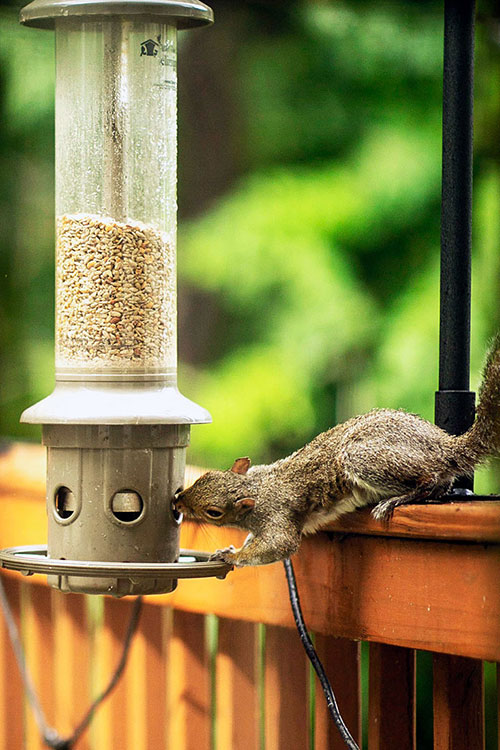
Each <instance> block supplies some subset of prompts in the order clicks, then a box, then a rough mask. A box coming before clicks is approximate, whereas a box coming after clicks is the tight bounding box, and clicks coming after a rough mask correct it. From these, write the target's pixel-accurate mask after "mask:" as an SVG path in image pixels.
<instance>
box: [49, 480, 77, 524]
mask: <svg viewBox="0 0 500 750" xmlns="http://www.w3.org/2000/svg"><path fill="white" fill-rule="evenodd" d="M54 502H55V508H56V513H57V515H58V516H59V518H61V519H62V520H64V521H66V520H67V519H68V518H71V516H72V515H73V513H74V512H75V510H76V501H75V496H74V495H73V493H72V491H71V490H70V489H69V488H68V487H59V489H58V490H57V492H56V494H55V498H54Z"/></svg>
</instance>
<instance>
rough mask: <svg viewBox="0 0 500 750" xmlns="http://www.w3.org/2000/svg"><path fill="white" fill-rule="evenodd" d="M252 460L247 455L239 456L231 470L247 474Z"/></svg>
mask: <svg viewBox="0 0 500 750" xmlns="http://www.w3.org/2000/svg"><path fill="white" fill-rule="evenodd" d="M250 464H251V461H250V459H249V458H248V456H246V457H245V458H237V459H236V461H235V462H234V464H233V465H232V466H231V471H234V473H235V474H246V473H247V471H248V469H249V468H250Z"/></svg>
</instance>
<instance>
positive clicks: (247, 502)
mask: <svg viewBox="0 0 500 750" xmlns="http://www.w3.org/2000/svg"><path fill="white" fill-rule="evenodd" d="M254 506H255V500H252V498H251V497H242V498H241V500H236V502H235V504H234V507H235V508H236V511H237V514H238V516H239V517H241V516H244V515H245V513H248V511H249V510H252V508H254Z"/></svg>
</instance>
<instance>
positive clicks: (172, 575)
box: [0, 544, 232, 580]
mask: <svg viewBox="0 0 500 750" xmlns="http://www.w3.org/2000/svg"><path fill="white" fill-rule="evenodd" d="M209 557H210V554H209V553H208V552H198V551H197V550H189V549H181V550H180V554H179V560H178V561H177V562H172V563H139V562H135V563H133V562H124V563H121V562H100V561H99V562H97V561H93V560H61V559H59V558H52V557H47V545H46V544H36V545H30V546H26V547H9V548H7V549H3V550H0V568H7V569H9V570H17V571H19V572H20V573H22V574H23V575H25V576H31V575H33V574H35V573H39V574H42V575H60V576H64V575H67V576H85V577H88V576H91V577H94V578H108V577H112V576H116V577H117V578H129V579H131V580H135V579H138V578H157V579H159V578H163V579H171V580H173V579H176V578H210V577H212V576H215V577H216V578H225V577H226V575H227V574H228V573H229V571H230V570H232V565H228V564H227V563H225V562H221V561H219V560H209Z"/></svg>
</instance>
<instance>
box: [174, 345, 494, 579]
mask: <svg viewBox="0 0 500 750" xmlns="http://www.w3.org/2000/svg"><path fill="white" fill-rule="evenodd" d="M499 448H500V334H498V335H497V337H496V339H495V341H494V343H493V346H492V347H491V349H490V352H489V354H488V357H487V360H486V364H485V367H484V371H483V380H482V384H481V387H480V389H479V403H478V406H477V409H476V418H475V421H474V423H473V425H472V427H470V429H469V430H467V432H465V433H464V434H462V435H457V436H456V435H450V434H448V433H447V432H445V431H444V430H442V429H441V428H440V427H437V426H436V425H434V424H432V423H431V422H428V421H427V420H425V419H423V418H422V417H419V416H417V415H415V414H410V413H408V412H406V411H403V410H392V409H375V410H373V411H370V412H368V413H367V414H364V415H362V416H358V417H353V418H352V419H349V420H347V421H346V422H343V423H342V424H338V425H337V426H335V427H333V428H332V429H330V430H327V431H326V432H323V433H321V434H320V435H318V436H317V437H316V438H314V439H313V440H312V441H311V442H310V443H308V444H307V445H305V446H304V447H303V448H300V449H299V450H297V451H296V452H295V453H292V454H291V455H290V456H288V457H287V458H283V459H280V460H278V461H276V462H274V463H272V464H269V465H259V466H253V467H250V459H249V458H238V459H236V461H235V462H234V464H233V466H232V468H231V469H229V470H227V471H208V472H207V473H205V474H203V476H201V477H200V478H199V479H198V480H197V481H196V482H195V483H194V484H193V485H192V486H191V487H189V488H188V489H185V490H183V491H181V492H180V493H178V494H177V495H176V498H175V505H176V508H177V510H178V511H179V512H181V513H183V515H184V517H186V518H193V519H198V520H201V521H205V522H208V523H212V524H215V525H217V526H234V527H237V528H241V529H245V530H247V531H249V532H250V533H249V535H248V537H247V538H246V540H245V542H244V543H243V546H242V547H241V548H240V549H235V548H234V547H228V548H226V549H222V550H217V551H216V552H215V553H214V554H213V555H212V557H211V559H216V560H222V561H224V562H226V563H228V564H230V565H234V566H237V567H239V566H243V565H263V564H267V563H273V562H277V561H278V560H283V559H285V558H287V557H290V555H292V554H293V553H295V552H296V551H297V550H298V548H299V545H300V540H301V537H302V535H303V534H311V533H313V532H315V531H316V530H317V529H318V528H319V527H321V526H323V525H324V524H325V523H327V522H328V521H332V520H334V519H336V518H339V517H340V516H342V515H344V514H345V513H348V512H350V511H353V510H355V509H356V508H362V507H365V506H368V505H373V506H374V507H373V510H372V515H373V516H374V517H375V518H376V519H379V520H382V521H383V520H387V519H389V518H390V517H391V515H392V512H393V511H394V509H395V508H397V507H398V506H400V505H405V504H407V503H425V502H429V501H433V500H437V499H438V498H440V497H441V496H443V495H446V493H448V492H449V491H450V490H451V488H452V485H453V482H454V481H455V479H457V478H458V477H462V476H471V475H472V473H473V470H474V468H475V466H476V465H477V464H478V463H480V462H481V461H483V460H484V459H486V458H487V457H489V456H492V455H494V454H496V453H497V452H498V449H499Z"/></svg>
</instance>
